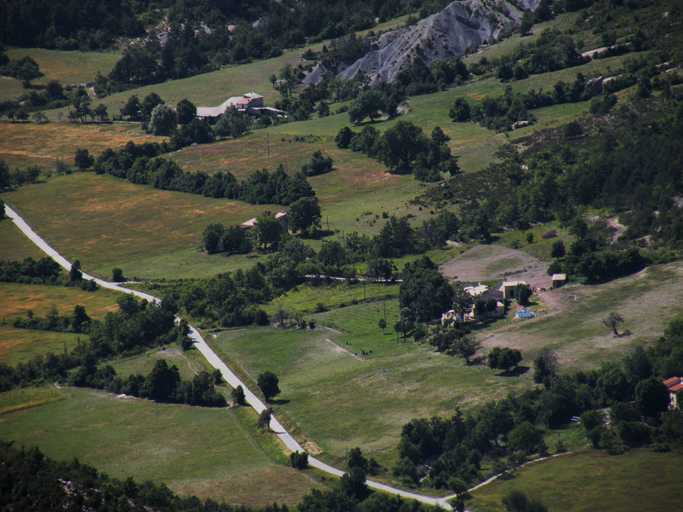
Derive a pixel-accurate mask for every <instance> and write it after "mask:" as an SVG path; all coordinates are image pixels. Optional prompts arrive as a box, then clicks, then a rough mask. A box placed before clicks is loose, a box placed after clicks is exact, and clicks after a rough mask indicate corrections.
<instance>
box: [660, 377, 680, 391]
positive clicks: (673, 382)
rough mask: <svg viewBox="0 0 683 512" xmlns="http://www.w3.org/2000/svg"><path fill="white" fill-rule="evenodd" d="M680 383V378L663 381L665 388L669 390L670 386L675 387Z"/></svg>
mask: <svg viewBox="0 0 683 512" xmlns="http://www.w3.org/2000/svg"><path fill="white" fill-rule="evenodd" d="M680 383H681V378H680V377H671V378H670V379H666V380H665V381H664V385H665V386H666V387H667V388H670V387H671V386H675V385H676V384H680Z"/></svg>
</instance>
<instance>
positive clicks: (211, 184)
mask: <svg viewBox="0 0 683 512" xmlns="http://www.w3.org/2000/svg"><path fill="white" fill-rule="evenodd" d="M191 124H192V123H191ZM86 151H87V150H86ZM169 151H171V149H170V147H169V145H168V144H167V143H166V142H163V143H161V144H158V143H156V142H152V143H144V144H137V145H136V144H135V143H134V142H129V143H128V144H126V146H124V147H123V148H121V149H119V150H113V149H106V150H105V151H103V152H102V153H101V154H100V155H99V156H98V157H97V158H95V159H93V160H92V163H91V166H92V167H91V168H92V170H94V171H95V172H96V173H98V174H109V175H111V176H115V177H117V178H122V179H127V180H128V181H130V182H131V183H135V184H139V185H151V186H153V187H154V188H158V189H161V190H173V191H177V192H185V193H189V194H199V195H205V196H207V197H213V198H225V199H238V200H241V201H245V202H247V203H250V204H282V205H288V204H291V203H293V202H294V201H296V200H297V199H300V198H302V197H314V196H315V192H314V191H313V188H312V187H311V185H310V184H309V183H308V180H307V179H306V175H305V174H304V173H302V172H296V173H294V174H293V175H288V174H287V173H286V172H285V169H284V167H283V166H282V165H280V166H278V168H277V169H276V170H275V171H274V172H272V173H271V172H268V170H266V169H262V170H255V171H253V172H252V173H251V174H250V175H249V177H248V178H247V179H246V180H244V181H243V182H242V183H239V182H238V181H237V178H235V176H234V175H233V174H232V173H231V172H230V171H219V172H217V173H215V174H212V175H208V174H206V173H204V172H201V171H200V172H197V173H191V172H186V171H184V170H183V169H182V168H181V167H180V166H179V165H178V164H176V163H175V162H173V161H172V160H168V159H166V158H161V157H160V155H162V154H164V153H167V152H169ZM89 162H90V160H86V164H87V163H89ZM89 168H90V167H86V168H85V169H83V170H88V169H89Z"/></svg>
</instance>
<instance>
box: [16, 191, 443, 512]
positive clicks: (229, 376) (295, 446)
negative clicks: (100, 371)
mask: <svg viewBox="0 0 683 512" xmlns="http://www.w3.org/2000/svg"><path fill="white" fill-rule="evenodd" d="M5 214H6V215H7V216H8V217H9V218H10V219H12V222H14V224H16V226H17V227H18V228H19V229H20V230H21V231H22V232H23V233H24V235H26V236H27V237H28V238H29V239H30V240H31V241H32V242H33V243H34V244H36V245H37V246H38V247H39V248H40V249H41V250H42V251H43V252H45V253H46V254H47V255H48V256H50V257H51V258H52V259H53V260H55V261H56V262H57V263H59V264H60V265H61V266H62V267H63V268H64V269H66V270H67V271H68V270H70V269H71V262H70V261H69V260H67V259H66V258H64V257H63V256H62V255H61V254H59V253H58V252H57V251H56V250H55V249H53V248H52V247H51V246H50V245H49V244H48V243H47V242H46V241H45V240H43V239H42V238H41V237H40V236H39V235H38V234H37V233H36V232H35V231H33V229H31V227H30V226H29V225H28V224H27V223H26V221H24V219H22V218H21V217H20V216H19V214H17V213H16V212H15V211H14V210H13V209H12V208H10V206H9V205H8V204H7V203H5ZM83 277H84V278H85V279H94V280H95V282H96V283H97V284H98V285H100V286H101V287H102V288H107V289H109V290H116V291H119V292H122V293H129V294H132V295H135V296H136V297H140V298H142V299H146V300H147V301H149V302H158V301H159V299H158V298H156V297H154V296H152V295H149V294H147V293H144V292H140V291H137V290H131V289H130V288H126V287H124V286H121V285H120V284H117V283H110V282H109V281H103V280H102V279H97V278H95V277H93V276H91V275H89V274H86V273H85V272H83ZM176 319H177V320H180V318H179V317H176ZM189 336H190V337H191V338H192V340H193V341H194V343H195V345H196V347H197V349H198V350H199V351H200V352H201V353H202V355H203V356H204V357H205V358H206V360H207V361H208V362H209V364H210V365H211V366H213V367H214V368H217V369H219V370H220V371H221V373H222V374H223V378H224V379H225V381H226V382H227V383H228V384H230V385H231V386H232V387H233V388H236V387H237V386H242V388H243V389H244V396H245V399H246V402H247V403H248V404H249V405H250V406H251V407H253V408H254V410H255V411H256V412H257V413H261V411H263V410H264V409H265V408H266V406H265V405H264V403H263V402H261V400H260V399H259V398H258V397H257V396H256V395H255V394H254V393H252V392H251V390H250V389H249V388H248V387H247V386H246V385H245V384H244V383H243V382H242V381H241V380H240V379H239V378H238V377H237V375H235V374H234V373H233V372H232V371H231V370H230V368H228V367H227V366H226V364H225V363H224V362H223V361H222V360H221V359H220V358H219V357H218V356H217V355H216V353H215V352H214V351H213V350H211V347H209V345H208V344H207V343H206V341H205V340H204V338H202V335H201V334H200V333H199V331H198V330H197V329H195V328H194V327H193V326H190V334H189ZM270 428H271V430H272V431H273V432H275V434H276V435H277V436H278V437H279V438H280V440H281V441H282V442H283V443H284V445H285V446H286V447H287V448H288V449H289V450H291V451H293V452H297V451H298V452H304V451H305V450H304V449H303V448H302V447H301V445H300V444H299V443H298V442H297V441H296V439H294V437H292V435H291V434H290V433H289V432H287V430H285V428H284V427H283V426H282V424H281V423H280V422H279V421H278V420H277V419H276V418H275V416H274V415H273V416H272V417H271V420H270ZM308 463H309V464H310V465H311V466H313V467H314V468H317V469H320V470H322V471H324V472H326V473H329V474H332V475H334V476H337V477H341V476H342V475H343V474H344V472H343V471H341V470H340V469H337V468H335V467H333V466H330V465H329V464H326V463H324V462H323V461H321V460H318V459H316V458H315V457H312V456H310V454H309V457H308ZM366 484H367V485H368V487H371V488H372V489H376V490H379V491H384V492H387V493H390V494H396V495H398V496H401V497H403V498H409V499H414V500H417V501H421V502H422V503H427V504H429V505H436V506H439V507H441V508H443V509H446V510H452V509H453V507H451V505H450V503H448V500H449V499H451V498H453V497H454V496H455V495H451V496H444V497H442V498H432V497H429V496H422V495H420V494H415V493H412V492H408V491H404V490H402V489H397V488H395V487H391V486H389V485H385V484H381V483H379V482H375V481H373V480H367V481H366Z"/></svg>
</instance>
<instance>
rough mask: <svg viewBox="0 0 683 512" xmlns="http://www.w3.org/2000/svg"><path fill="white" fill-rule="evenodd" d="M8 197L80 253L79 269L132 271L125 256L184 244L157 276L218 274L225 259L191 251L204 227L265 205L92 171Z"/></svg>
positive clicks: (65, 249)
mask: <svg viewBox="0 0 683 512" xmlns="http://www.w3.org/2000/svg"><path fill="white" fill-rule="evenodd" d="M6 201H7V202H8V203H9V204H11V205H12V207H14V208H16V210H17V211H18V212H19V214H20V215H22V216H25V219H26V221H27V222H28V223H29V224H30V225H31V226H32V227H34V228H35V229H36V231H37V232H38V233H39V234H41V235H42V236H44V237H45V239H46V240H47V242H48V243H50V244H52V245H53V246H54V247H55V248H57V250H59V251H60V252H62V254H64V256H65V257H67V258H69V259H79V260H80V261H81V263H82V265H83V268H84V269H86V270H87V271H88V272H90V271H92V272H94V273H95V274H97V275H98V276H101V277H108V276H110V275H111V269H112V268H113V267H115V266H118V267H121V268H122V269H123V270H124V275H128V276H129V277H132V276H134V275H135V274H136V273H137V270H136V268H132V267H130V266H127V265H126V263H127V262H130V261H134V260H141V259H146V258H149V257H150V256H159V255H163V254H168V253H174V252H176V251H178V250H183V249H184V251H181V252H180V256H179V258H178V259H177V260H176V261H175V262H171V261H168V262H167V264H170V266H167V267H165V268H163V269H160V268H156V272H157V274H156V275H158V272H163V275H166V276H169V277H171V276H175V277H179V276H180V275H182V274H179V273H180V272H185V274H184V275H186V276H187V275H196V274H202V275H212V274H215V273H217V272H220V271H221V270H222V269H223V268H224V267H225V264H226V263H225V262H226V259H225V258H224V257H221V256H218V257H215V258H209V257H208V256H206V255H205V254H203V253H202V254H198V253H197V251H196V248H197V247H198V245H199V243H200V242H201V234H202V232H203V230H204V228H205V227H206V225H207V224H210V223H214V222H222V223H225V224H235V223H240V222H244V220H245V219H249V218H251V217H253V216H255V215H257V214H259V213H260V212H261V211H262V210H263V209H265V208H267V206H251V205H246V204H244V203H239V202H236V201H226V200H222V199H220V200H219V199H209V198H205V197H203V196H196V195H190V194H181V193H175V192H165V191H160V190H154V189H152V188H150V187H141V186H138V185H133V184H130V183H128V182H127V181H124V180H120V179H116V178H112V177H110V176H98V175H96V174H93V173H86V174H82V173H76V174H71V175H68V176H61V177H53V178H50V179H49V180H48V182H47V183H46V184H38V185H31V186H27V187H23V188H21V189H19V190H18V191H17V192H13V193H11V194H7V195H6ZM173 265H175V267H174V266H173ZM148 268H149V267H148Z"/></svg>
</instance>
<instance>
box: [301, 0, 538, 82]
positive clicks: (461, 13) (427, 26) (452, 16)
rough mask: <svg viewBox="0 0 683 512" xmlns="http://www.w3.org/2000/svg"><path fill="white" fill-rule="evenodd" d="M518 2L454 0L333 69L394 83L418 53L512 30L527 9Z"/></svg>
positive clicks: (429, 58) (529, 1)
mask: <svg viewBox="0 0 683 512" xmlns="http://www.w3.org/2000/svg"><path fill="white" fill-rule="evenodd" d="M538 3H539V0H521V1H517V2H515V5H517V6H519V7H520V8H522V9H524V10H527V9H529V10H533V9H535V8H536V6H537V5H538ZM515 5H512V4H511V3H509V2H506V1H504V0H492V1H490V0H463V1H459V2H453V3H451V4H449V5H448V6H447V7H446V8H445V9H444V10H443V11H441V12H439V13H437V14H433V15H432V16H429V17H427V18H425V19H423V20H420V21H419V22H418V23H417V24H415V25H414V26H412V27H408V28H404V29H400V30H396V31H393V32H389V33H386V34H384V35H382V36H381V37H380V38H379V40H378V41H377V43H375V44H374V45H373V48H372V50H371V51H370V52H369V53H367V54H366V55H365V56H364V57H362V58H360V59H358V60H357V61H356V62H354V63H353V64H351V65H349V66H348V67H345V68H344V69H338V70H335V71H336V72H337V74H338V76H339V77H340V78H342V79H344V80H350V79H352V78H353V77H354V76H356V74H357V73H359V72H360V71H362V72H363V73H365V74H366V75H367V76H368V77H369V78H370V83H371V85H377V84H380V83H392V82H393V81H394V80H395V79H396V75H398V73H399V72H400V71H401V70H402V69H404V68H405V67H406V66H407V65H408V64H409V63H410V62H412V60H413V59H414V58H415V57H419V58H421V59H422V60H423V61H424V63H425V64H427V65H429V64H431V63H432V62H436V61H438V60H442V59H450V58H454V57H459V56H461V55H462V54H463V53H464V52H465V50H466V49H467V48H469V47H472V46H479V45H481V44H486V43H489V42H492V41H495V40H497V39H498V38H499V37H500V36H501V35H502V34H503V33H505V32H508V31H511V30H513V29H514V28H515V27H516V26H517V25H519V22H520V20H521V18H522V14H523V11H522V10H520V8H518V7H516V6H515ZM324 71H325V70H324V69H321V68H320V67H317V68H315V69H313V71H312V72H311V73H310V74H309V75H308V76H307V77H306V79H305V80H304V83H316V82H318V81H319V80H320V77H321V76H322V74H323V72H324Z"/></svg>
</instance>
